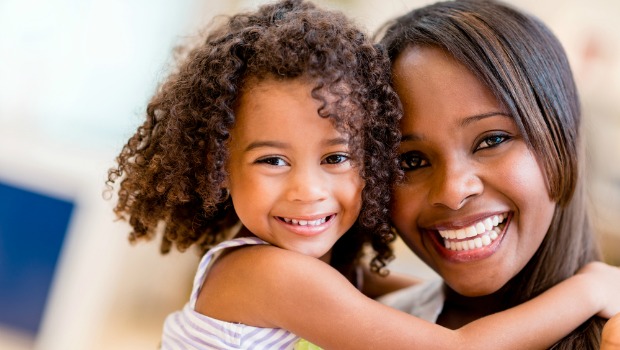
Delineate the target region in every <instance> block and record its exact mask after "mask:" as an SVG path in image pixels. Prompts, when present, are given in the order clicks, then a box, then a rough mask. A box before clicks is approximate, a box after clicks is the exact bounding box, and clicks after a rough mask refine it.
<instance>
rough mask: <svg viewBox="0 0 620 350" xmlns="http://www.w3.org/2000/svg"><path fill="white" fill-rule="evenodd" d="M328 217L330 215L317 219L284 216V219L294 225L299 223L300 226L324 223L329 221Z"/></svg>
mask: <svg viewBox="0 0 620 350" xmlns="http://www.w3.org/2000/svg"><path fill="white" fill-rule="evenodd" d="M327 218H328V217H324V218H321V219H316V220H297V219H289V218H282V220H283V221H284V222H286V223H287V224H293V225H299V226H318V225H321V224H324V223H325V222H326V221H327Z"/></svg>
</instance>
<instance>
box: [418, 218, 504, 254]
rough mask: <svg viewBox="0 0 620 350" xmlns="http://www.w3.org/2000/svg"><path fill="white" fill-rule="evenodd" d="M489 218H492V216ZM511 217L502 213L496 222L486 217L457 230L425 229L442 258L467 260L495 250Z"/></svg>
mask: <svg viewBox="0 0 620 350" xmlns="http://www.w3.org/2000/svg"><path fill="white" fill-rule="evenodd" d="M490 218H491V220H493V216H491V217H490ZM511 218H512V216H511V215H510V214H509V213H504V214H501V215H499V217H497V216H496V218H495V219H496V221H497V222H496V223H493V222H488V220H487V219H488V218H486V219H484V220H481V221H480V222H478V223H474V224H473V225H470V226H468V227H463V228H460V229H457V230H445V231H444V230H442V231H441V232H440V231H438V230H425V231H426V233H427V237H429V238H430V240H431V242H432V244H433V246H434V248H435V249H436V250H437V252H439V254H440V255H441V256H442V257H443V258H445V259H447V260H449V261H452V262H469V261H475V260H482V259H485V258H487V257H489V256H491V255H493V253H495V252H496V251H497V249H498V248H499V246H500V245H501V242H502V240H503V238H504V237H505V234H506V232H507V230H508V227H509V225H510V220H511ZM485 221H486V222H485ZM476 227H477V229H476ZM455 231H456V232H455Z"/></svg>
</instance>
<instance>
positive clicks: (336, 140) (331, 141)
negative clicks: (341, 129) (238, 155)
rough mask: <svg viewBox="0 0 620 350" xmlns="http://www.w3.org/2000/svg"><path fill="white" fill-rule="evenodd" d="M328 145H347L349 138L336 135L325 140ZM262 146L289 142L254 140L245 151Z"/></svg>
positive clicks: (273, 145)
mask: <svg viewBox="0 0 620 350" xmlns="http://www.w3.org/2000/svg"><path fill="white" fill-rule="evenodd" d="M323 143H324V144H325V145H326V146H335V145H347V144H348V143H349V140H348V139H347V138H345V137H335V138H333V139H329V140H326V141H324V142H323ZM261 147H270V148H289V147H290V146H289V144H288V143H286V142H280V141H254V142H252V143H250V144H249V145H248V146H247V147H246V148H245V149H244V152H249V151H251V150H253V149H256V148H261Z"/></svg>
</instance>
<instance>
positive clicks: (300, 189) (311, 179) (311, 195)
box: [287, 166, 329, 202]
mask: <svg viewBox="0 0 620 350" xmlns="http://www.w3.org/2000/svg"><path fill="white" fill-rule="evenodd" d="M288 181H289V184H288V191H287V199H288V200H290V201H294V202H316V201H321V200H324V199H326V198H327V197H328V195H329V190H328V189H329V181H328V179H327V178H326V177H325V176H324V174H323V171H321V169H320V166H317V167H316V169H315V167H299V168H297V169H294V170H293V171H292V172H291V174H290V176H289V179H288Z"/></svg>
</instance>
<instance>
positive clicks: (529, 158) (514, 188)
mask: <svg viewBox="0 0 620 350" xmlns="http://www.w3.org/2000/svg"><path fill="white" fill-rule="evenodd" d="M393 72H394V84H395V88H396V90H397V92H398V94H399V96H400V97H401V100H402V103H403V108H404V117H403V120H402V122H401V130H402V134H403V137H402V142H401V145H400V166H401V168H402V169H403V170H404V172H405V178H404V180H403V182H402V183H399V184H397V185H395V186H394V191H393V193H394V200H393V206H392V220H393V224H394V226H395V227H396V229H397V230H398V232H399V234H400V236H401V237H402V238H403V241H404V242H405V243H406V244H407V245H408V246H409V247H410V248H411V249H412V250H413V251H414V252H415V253H416V254H417V255H418V256H419V257H420V258H421V259H422V260H424V262H426V263H427V264H428V265H429V266H431V267H432V268H433V269H434V270H435V271H436V272H437V273H439V274H440V275H441V276H442V277H443V278H444V280H445V281H446V283H447V284H448V285H449V286H450V287H451V288H453V289H454V290H456V291H457V292H458V293H460V294H462V295H465V296H478V295H488V294H491V293H493V292H495V291H497V290H498V289H499V288H501V287H502V286H503V285H505V284H506V283H507V282H508V281H509V280H510V279H512V278H513V277H514V276H515V275H516V274H517V273H518V272H519V271H521V270H522V269H523V267H524V266H525V265H526V264H527V263H528V261H529V260H530V259H531V258H532V256H533V255H534V254H535V252H536V251H537V249H538V247H539V246H540V244H541V242H542V240H543V239H544V237H545V235H546V233H547V230H548V229H549V226H550V224H551V219H552V217H553V213H554V209H555V203H554V202H553V201H552V200H551V198H550V196H549V194H548V193H549V192H548V190H547V184H546V179H545V176H544V175H543V172H542V170H541V168H540V166H539V164H538V161H537V159H536V157H535V156H534V154H533V152H532V151H531V150H530V149H529V148H528V146H527V144H526V142H525V141H524V140H523V136H522V135H521V132H520V130H519V128H518V127H517V125H516V123H515V121H514V119H513V118H512V117H511V116H510V115H509V114H508V113H507V112H505V108H503V106H502V105H501V104H500V103H499V102H498V100H497V99H496V98H495V96H493V94H492V93H491V91H490V90H489V89H488V88H487V87H486V86H485V85H483V84H482V83H481V82H480V81H479V80H478V78H477V77H476V76H474V75H473V74H472V73H471V72H470V71H469V70H468V69H467V68H466V67H465V66H463V65H462V64H460V63H458V62H457V61H456V60H454V59H453V58H452V57H451V56H449V55H448V54H447V53H446V52H444V51H443V50H441V49H438V48H434V47H417V46H416V47H413V48H409V49H406V50H405V51H404V52H403V53H402V54H401V55H400V56H399V57H398V58H397V59H396V61H395V63H394V68H393Z"/></svg>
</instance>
